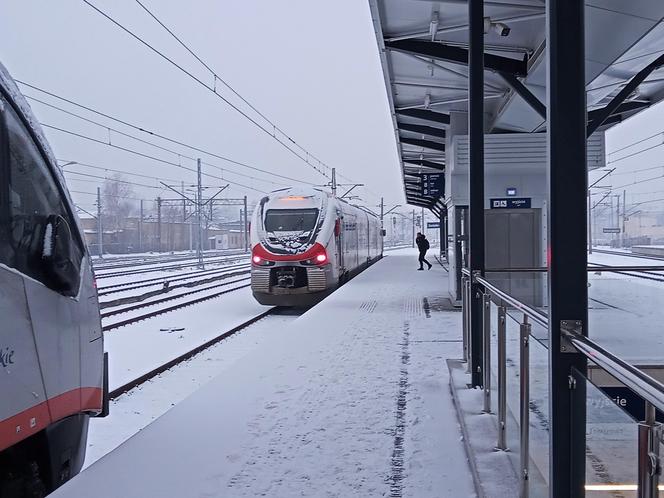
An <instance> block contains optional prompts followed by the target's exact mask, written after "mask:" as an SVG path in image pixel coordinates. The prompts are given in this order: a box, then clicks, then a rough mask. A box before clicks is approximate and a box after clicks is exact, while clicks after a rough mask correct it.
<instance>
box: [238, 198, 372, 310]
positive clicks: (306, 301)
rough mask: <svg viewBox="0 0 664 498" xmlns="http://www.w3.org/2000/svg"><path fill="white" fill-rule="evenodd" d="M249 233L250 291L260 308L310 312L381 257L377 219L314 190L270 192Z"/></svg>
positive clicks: (255, 216)
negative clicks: (302, 308)
mask: <svg viewBox="0 0 664 498" xmlns="http://www.w3.org/2000/svg"><path fill="white" fill-rule="evenodd" d="M250 232H251V246H252V250H251V261H252V266H251V290H252V292H253V295H254V297H255V298H256V300H257V301H258V302H259V303H261V304H271V305H278V306H310V305H312V304H314V303H316V302H317V301H319V300H320V299H322V298H324V297H325V296H327V295H328V294H329V293H330V292H332V291H333V290H334V289H336V288H337V287H338V286H339V284H341V283H343V282H345V281H346V280H348V279H349V278H351V277H353V276H354V275H356V274H357V273H359V272H360V271H362V270H363V269H365V268H366V267H368V266H369V265H370V264H372V263H373V262H375V261H376V260H378V259H380V258H381V257H382V255H383V235H382V233H381V228H380V221H379V219H378V217H377V216H375V215H373V214H371V213H369V212H367V211H365V210H363V209H360V208H358V207H356V206H352V205H350V204H348V203H347V202H345V201H343V200H341V199H338V198H336V197H334V196H332V195H331V194H329V193H327V192H324V191H323V190H319V189H306V190H303V189H299V188H288V189H283V190H276V191H274V192H271V193H270V194H269V195H267V196H266V197H263V198H262V199H261V200H260V202H259V203H258V205H257V206H256V209H255V211H254V214H253V218H252V222H251V229H250Z"/></svg>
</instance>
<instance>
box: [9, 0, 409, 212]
mask: <svg viewBox="0 0 664 498" xmlns="http://www.w3.org/2000/svg"><path fill="white" fill-rule="evenodd" d="M92 3H94V4H95V5H97V6H98V7H99V8H101V9H102V10H105V11H107V12H108V13H109V14H111V15H112V16H113V17H114V18H116V19H117V20H118V21H120V22H121V23H123V24H125V25H126V26H127V27H128V28H129V29H131V30H134V31H136V32H137V33H139V34H140V35H141V36H142V37H143V38H144V39H146V40H148V41H149V42H150V43H152V44H154V45H155V46H156V47H158V48H159V49H160V50H162V51H164V52H165V53H166V54H168V55H169V56H171V57H173V58H174V59H175V60H176V61H177V62H178V63H180V64H182V65H183V66H184V67H185V68H186V69H187V70H190V71H192V72H194V73H195V74H196V75H197V76H199V77H201V78H202V79H204V81H206V82H208V83H209V84H211V83H212V81H213V78H212V76H211V75H210V74H209V73H208V72H207V71H206V70H205V69H203V68H202V67H201V66H200V64H198V63H196V61H195V60H194V59H193V57H191V56H190V55H189V54H187V53H186V52H185V51H184V49H182V48H181V47H180V46H179V45H178V44H177V42H175V41H174V40H173V39H172V38H170V37H169V35H168V34H167V33H166V32H165V31H163V30H162V29H161V28H160V27H159V26H158V25H157V24H156V23H155V22H154V21H153V20H152V19H151V18H150V17H149V16H148V14H147V13H145V12H144V11H143V10H142V9H141V8H140V6H139V5H138V4H137V3H136V2H135V1H134V0H117V1H113V2H111V1H104V0H96V1H93V2H92ZM144 3H145V4H146V5H147V6H148V7H149V8H150V9H151V10H152V11H153V12H154V13H155V14H156V15H157V16H158V17H160V18H161V20H162V21H163V22H164V23H165V24H166V25H168V26H169V27H171V28H172V29H173V30H174V31H175V32H176V33H177V34H178V35H180V36H181V38H182V39H183V40H184V41H185V42H187V43H188V44H189V45H190V47H191V48H192V49H193V50H194V51H195V52H197V53H198V54H199V55H200V56H201V57H202V58H203V59H204V60H205V61H207V62H208V63H209V64H210V65H211V66H212V68H213V69H215V71H216V72H217V73H218V74H219V75H220V76H221V77H223V78H225V79H226V81H228V82H229V83H230V84H231V85H233V86H234V87H235V89H236V90H238V91H239V92H240V93H241V94H242V95H243V96H244V97H246V98H247V99H248V100H250V101H251V102H252V103H253V104H254V105H255V106H256V107H257V108H258V109H259V110H261V111H262V112H263V113H264V114H265V115H266V116H268V117H269V118H271V119H272V120H273V121H275V122H276V123H277V124H278V125H279V126H280V127H281V128H282V129H283V130H285V131H286V132H288V133H289V135H290V136H291V137H293V138H294V139H295V140H296V141H297V142H298V143H300V144H301V145H303V146H305V147H306V148H307V149H309V150H310V151H311V152H312V153H313V154H315V155H316V156H317V157H319V158H320V159H322V160H323V161H324V162H325V163H327V164H328V165H330V166H336V167H337V169H338V171H339V172H340V173H341V174H343V175H345V176H346V177H349V178H351V179H352V180H354V181H356V182H362V183H366V184H367V186H368V189H370V190H367V189H364V190H361V191H360V194H361V195H362V198H363V199H364V200H365V201H366V202H367V204H370V205H375V204H377V202H378V199H377V197H376V194H378V195H380V194H384V195H385V197H386V202H390V203H397V202H398V203H401V202H403V198H402V186H401V178H400V175H399V168H398V166H397V156H396V152H395V145H394V138H393V134H392V130H391V124H390V120H389V109H388V105H387V99H386V96H385V89H384V84H383V79H382V73H381V69H380V63H379V59H378V55H377V48H376V42H375V38H374V33H373V29H372V25H371V19H370V15H369V8H368V5H367V3H366V2H365V1H363V0H339V1H336V2H333V3H330V2H321V1H311V0H289V1H287V2H275V1H266V0H263V1H251V2H248V1H239V0H237V1H219V0H217V1H213V0H199V1H196V2H182V1H177V0H160V1H158V2H157V1H155V0H144ZM2 10H3V15H2V16H1V17H0V60H1V61H2V62H3V63H4V64H5V65H6V66H7V68H8V69H9V71H10V72H11V73H12V75H13V76H14V77H15V78H17V79H21V80H23V81H26V82H29V83H32V84H35V85H37V86H39V87H42V88H45V89H47V90H50V91H53V92H55V93H57V94H59V95H62V96H65V97H68V98H71V99H73V100H76V101H78V102H81V103H83V104H86V105H89V106H91V107H93V108H96V109H99V110H101V111H104V112H107V113H109V114H111V115H113V116H117V117H119V118H122V119H125V120H127V121H130V122H133V123H136V124H139V125H141V126H144V127H146V128H149V129H151V130H154V131H158V132H160V133H162V134H164V135H167V136H170V137H173V138H176V139H178V140H181V141H183V142H186V143H190V144H192V145H197V146H200V147H203V148H205V149H207V150H211V151H215V152H218V153H220V154H222V155H226V156H229V157H231V158H233V159H236V160H239V161H242V162H246V163H249V164H251V165H254V166H257V167H259V168H262V169H267V170H271V171H275V172H278V173H281V174H285V175H288V176H295V177H297V178H302V179H304V180H306V181H310V182H314V183H323V182H325V181H326V180H325V179H324V178H323V177H322V176H321V175H319V174H317V173H316V172H315V171H314V170H313V169H312V168H310V167H309V166H308V165H306V164H305V163H303V162H302V161H300V160H299V159H297V158H296V157H294V156H293V155H291V154H290V153H289V152H288V151H287V150H285V149H284V148H283V147H281V146H280V145H279V144H277V143H276V142H275V141H274V140H273V139H272V138H270V137H269V136H267V135H266V134H265V133H263V132H262V131H261V130H259V129H258V128H256V127H254V126H253V125H252V124H251V123H249V122H248V121H246V120H245V119H244V118H242V117H241V116H240V115H239V114H238V113H237V112H235V111H234V110H233V109H231V108H230V107H229V106H228V105H226V104H225V103H223V102H222V101H221V100H220V99H218V98H217V97H215V96H214V95H213V94H212V93H211V92H208V91H207V90H205V89H204V88H202V87H200V86H199V85H198V84H197V83H195V82H194V81H192V80H191V79H189V78H188V77H187V76H185V75H184V74H182V73H181V72H179V71H178V70H177V69H176V68H174V67H172V66H171V65H169V64H168V63H166V62H165V61H163V60H162V59H160V58H159V56H157V55H156V54H154V53H151V52H150V51H149V49H147V48H146V47H144V46H142V45H141V44H140V43H139V42H137V41H136V40H134V39H132V38H131V37H130V36H129V35H128V34H126V33H124V32H122V31H121V30H120V29H119V28H117V27H116V26H114V25H113V24H112V23H110V22H109V21H108V20H106V19H104V18H103V17H102V16H100V15H99V14H97V13H96V12H94V11H93V9H91V8H90V7H89V6H87V5H86V4H85V3H84V2H83V1H82V0H63V1H57V2H52V1H51V2H49V1H43V0H41V1H39V0H21V1H15V0H13V1H9V0H5V1H4V2H3V8H2ZM218 88H222V85H221V84H218ZM22 89H23V90H24V91H25V93H26V94H28V95H32V96H36V97H40V98H43V99H44V100H47V101H49V102H53V103H56V104H58V105H62V103H59V102H57V101H56V100H54V99H52V98H49V97H43V96H40V95H39V93H38V92H36V91H32V90H29V89H26V88H25V87H22ZM220 93H222V91H220ZM223 94H224V95H227V96H230V97H232V96H231V94H230V93H229V92H228V91H225V92H223ZM232 100H233V102H237V101H238V100H237V99H236V98H233V99H232ZM31 104H32V106H33V109H34V110H35V112H36V113H37V115H38V117H39V119H40V120H41V121H42V122H45V123H48V124H52V125H56V126H59V127H62V128H66V129H70V130H73V131H76V132H79V133H83V134H85V135H89V136H93V137H96V138H98V139H100V140H107V139H108V132H107V131H106V130H104V129H102V128H99V127H96V126H94V125H91V124H88V123H84V122H82V121H80V120H78V119H76V118H73V117H69V116H66V115H64V114H62V113H61V112H59V111H54V110H51V109H48V108H46V107H44V106H43V105H41V104H38V103H31ZM66 107H67V109H70V110H73V111H75V112H81V111H80V110H77V109H75V108H73V107H71V106H68V105H66ZM244 108H246V106H244ZM85 115H86V116H88V117H90V118H92V119H95V120H99V119H100V118H99V117H97V116H94V115H91V114H88V113H85ZM102 121H103V120H102ZM108 124H109V125H111V126H114V127H117V126H118V125H117V124H114V123H111V122H108ZM122 129H123V130H125V131H127V132H129V133H131V134H137V133H138V132H136V131H133V130H130V129H126V128H122ZM47 134H48V137H49V140H50V141H51V143H52V145H53V148H54V150H55V152H56V155H57V156H58V158H61V159H66V160H74V161H79V162H84V163H90V164H93V165H98V166H103V167H110V168H117V169H121V170H125V171H129V172H140V173H145V174H148V175H155V176H163V177H166V178H171V179H178V180H179V179H182V180H185V181H186V182H188V183H192V182H193V181H194V179H195V175H194V173H191V172H189V171H184V170H181V169H178V168H177V167H173V166H169V165H165V164H160V163H156V162H154V161H151V160H148V159H143V158H140V157H137V156H135V155H131V154H127V153H125V152H121V151H117V150H113V149H110V148H109V147H106V146H103V145H97V144H91V143H89V142H86V141H84V140H81V139H80V138H75V137H71V136H67V135H64V134H62V133H61V132H58V131H50V130H47ZM142 138H147V139H149V140H153V139H150V138H149V137H147V136H143V137H142ZM112 141H113V143H117V144H119V145H121V146H126V147H130V148H133V149H136V150H139V151H141V152H145V153H149V154H153V155H156V156H158V157H161V158H164V159H166V160H169V161H175V162H178V160H177V157H175V156H173V155H172V154H168V153H165V152H163V151H158V150H156V149H154V148H150V147H147V146H145V145H142V144H138V143H136V142H134V141H132V140H129V139H127V138H123V137H120V136H118V135H117V134H113V135H112ZM160 143H161V144H162V145H164V146H167V147H169V148H172V147H173V146H172V145H171V144H167V143H164V142H160ZM176 148H178V147H176ZM178 149H179V150H181V151H182V152H183V153H185V154H187V155H194V156H196V153H193V152H192V151H190V150H186V149H184V148H178ZM203 157H204V156H203ZM204 159H207V160H209V162H213V163H215V164H217V165H219V166H221V167H224V168H228V171H227V172H225V173H224V174H223V176H224V178H227V179H228V180H231V181H237V182H239V183H244V184H249V185H251V186H255V187H258V188H260V189H261V190H271V189H273V188H278V187H279V186H280V185H271V184H269V183H265V182H260V181H257V180H252V179H249V178H246V177H240V176H237V175H233V174H231V173H230V172H231V171H237V172H241V173H243V174H247V175H251V176H253V177H256V178H262V179H265V178H271V177H269V176H267V175H264V174H261V173H255V172H251V171H249V170H247V169H244V168H240V167H237V166H234V165H232V164H228V163H224V162H223V161H221V160H218V159H213V158H205V157H204ZM182 164H183V165H186V166H188V167H195V164H193V163H192V162H191V161H188V160H185V159H182ZM69 168H70V169H71V170H73V171H80V172H85V173H89V174H103V172H102V173H100V172H99V171H95V170H91V169H86V168H83V167H79V166H70V167H69ZM204 170H205V171H208V172H210V173H212V174H215V175H220V173H221V172H220V171H218V170H214V169H212V168H209V167H205V168H204ZM74 178H79V180H74ZM128 179H131V180H132V181H137V182H139V183H148V184H151V185H154V184H155V183H156V182H155V181H150V180H146V179H139V178H135V177H131V178H129V177H128ZM271 179H272V180H274V181H277V182H279V183H280V184H281V185H283V184H289V183H291V182H288V181H284V180H279V179H275V178H271ZM68 180H70V188H71V189H72V190H75V191H83V192H93V191H94V189H95V188H96V183H95V182H96V180H94V179H91V178H85V177H80V176H75V175H69V176H68ZM83 180H85V181H83ZM206 183H207V184H210V185H219V184H221V183H222V182H221V181H220V180H217V179H211V178H208V179H206ZM135 192H136V194H137V197H142V198H146V199H154V198H155V197H156V196H157V195H158V194H159V192H158V191H157V190H156V189H149V188H140V187H135ZM244 193H248V194H249V195H254V196H256V195H258V194H257V193H255V192H251V191H249V192H247V191H245V190H244V189H242V188H239V187H233V186H232V187H231V189H229V196H237V195H243V194H244ZM74 198H75V200H76V201H77V202H79V203H80V204H81V205H83V206H86V207H87V208H90V207H91V206H92V205H93V202H94V198H93V197H92V196H89V195H84V194H78V193H74Z"/></svg>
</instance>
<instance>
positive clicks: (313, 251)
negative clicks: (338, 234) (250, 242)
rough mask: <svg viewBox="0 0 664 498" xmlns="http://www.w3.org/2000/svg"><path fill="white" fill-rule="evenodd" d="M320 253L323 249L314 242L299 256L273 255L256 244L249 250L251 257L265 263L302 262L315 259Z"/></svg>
mask: <svg viewBox="0 0 664 498" xmlns="http://www.w3.org/2000/svg"><path fill="white" fill-rule="evenodd" d="M321 251H325V247H323V245H322V244H320V243H319V242H315V243H314V245H313V246H311V247H310V248H309V249H307V250H306V251H305V252H303V253H301V254H274V253H271V252H269V251H268V250H267V249H265V248H264V247H263V246H262V245H261V244H256V245H255V246H254V247H253V249H252V250H251V254H252V256H260V257H261V258H262V259H265V260H267V261H304V260H306V259H312V258H315V257H316V255H317V254H320V253H321Z"/></svg>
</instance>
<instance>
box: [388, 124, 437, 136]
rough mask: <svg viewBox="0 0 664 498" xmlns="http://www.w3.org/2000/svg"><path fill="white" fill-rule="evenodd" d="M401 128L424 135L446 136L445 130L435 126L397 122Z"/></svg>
mask: <svg viewBox="0 0 664 498" xmlns="http://www.w3.org/2000/svg"><path fill="white" fill-rule="evenodd" d="M397 126H398V127H399V129H400V130H404V131H412V132H413V133H420V134H422V135H431V136H432V137H438V138H445V130H444V129H442V128H435V127H433V126H425V125H418V124H412V123H397Z"/></svg>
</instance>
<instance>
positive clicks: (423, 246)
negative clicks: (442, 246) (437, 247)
mask: <svg viewBox="0 0 664 498" xmlns="http://www.w3.org/2000/svg"><path fill="white" fill-rule="evenodd" d="M415 243H416V244H417V248H418V249H419V250H420V251H421V252H425V251H427V250H428V249H429V241H428V240H427V238H426V237H425V236H424V235H423V236H421V237H418V238H417V239H415Z"/></svg>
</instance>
